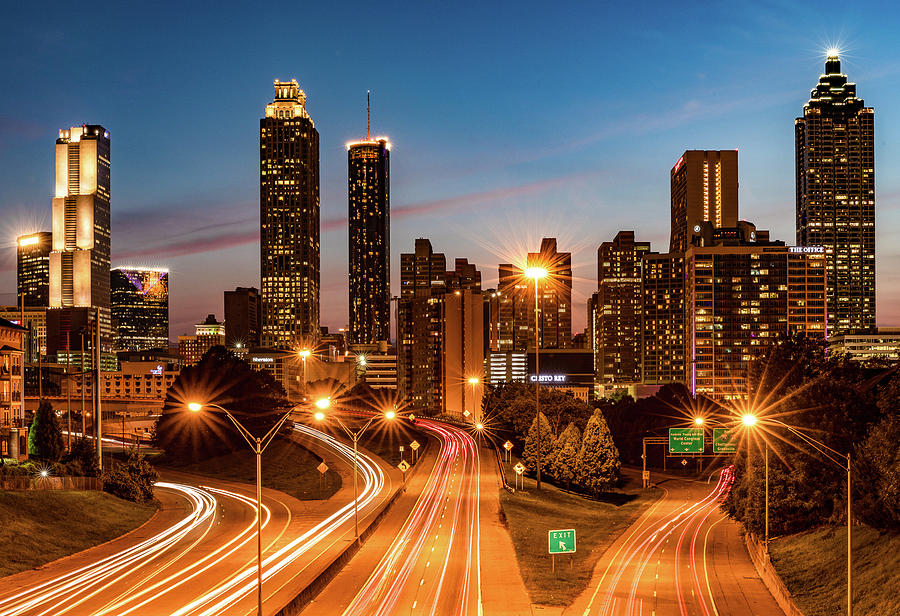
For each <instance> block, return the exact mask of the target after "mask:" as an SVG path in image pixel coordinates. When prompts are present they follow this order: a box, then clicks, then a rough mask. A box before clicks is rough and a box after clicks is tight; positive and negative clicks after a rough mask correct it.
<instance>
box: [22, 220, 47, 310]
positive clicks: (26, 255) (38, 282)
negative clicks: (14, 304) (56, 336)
mask: <svg viewBox="0 0 900 616" xmlns="http://www.w3.org/2000/svg"><path fill="white" fill-rule="evenodd" d="M52 241H53V234H52V233H50V232H49V231H39V232H38V233H31V234H29V235H22V236H19V237H18V238H16V247H17V249H16V280H17V283H18V291H19V298H20V300H19V301H20V302H21V301H22V299H21V298H23V297H24V300H25V305H26V306H38V307H44V308H46V307H47V306H48V305H49V304H50V248H51V245H52Z"/></svg>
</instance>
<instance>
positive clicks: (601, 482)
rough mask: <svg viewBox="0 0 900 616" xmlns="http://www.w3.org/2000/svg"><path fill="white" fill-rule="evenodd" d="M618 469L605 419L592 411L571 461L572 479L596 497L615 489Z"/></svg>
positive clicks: (616, 457) (615, 453)
mask: <svg viewBox="0 0 900 616" xmlns="http://www.w3.org/2000/svg"><path fill="white" fill-rule="evenodd" d="M619 466H620V464H619V451H618V449H616V445H615V443H613V439H612V434H610V432H609V427H608V426H607V425H606V419H604V417H603V413H602V412H601V411H595V412H594V414H593V415H592V416H591V418H590V419H589V420H588V424H587V428H586V429H585V431H584V437H583V438H582V441H581V448H580V449H579V450H578V455H577V456H576V457H575V479H576V481H577V483H578V485H579V486H580V487H582V488H583V489H585V490H587V491H588V492H590V493H591V494H595V495H596V494H599V493H601V492H604V491H607V490H609V489H611V488H613V487H614V486H615V485H616V482H617V481H618V479H619Z"/></svg>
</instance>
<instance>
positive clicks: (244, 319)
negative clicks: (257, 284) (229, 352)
mask: <svg viewBox="0 0 900 616" xmlns="http://www.w3.org/2000/svg"><path fill="white" fill-rule="evenodd" d="M259 308H260V306H259V291H258V290H257V289H255V288H253V287H249V288H247V287H237V288H236V289H235V290H234V291H225V346H227V347H228V348H235V347H245V348H252V347H258V346H259V330H260V325H259V318H260V309H259Z"/></svg>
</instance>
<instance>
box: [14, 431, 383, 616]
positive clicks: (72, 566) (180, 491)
mask: <svg viewBox="0 0 900 616" xmlns="http://www.w3.org/2000/svg"><path fill="white" fill-rule="evenodd" d="M295 430H296V431H297V433H298V435H299V436H300V438H302V439H304V440H305V441H306V444H308V445H310V446H312V447H319V448H324V449H327V450H328V451H329V452H330V456H329V463H330V464H332V465H333V466H338V462H340V463H343V466H344V469H343V473H342V474H347V475H348V476H349V472H350V471H349V461H350V460H351V456H352V450H351V449H350V448H348V447H347V446H346V445H344V444H343V443H340V442H338V441H336V440H335V439H333V438H332V437H330V436H328V435H325V434H323V433H321V432H319V431H318V430H314V429H312V428H308V427H306V426H303V425H300V424H298V425H296V426H295ZM360 472H361V475H360V476H361V478H362V482H361V486H362V487H361V490H360V495H359V503H360V508H361V511H362V513H363V515H365V514H367V513H368V512H369V511H370V510H371V509H373V508H375V507H376V506H377V505H378V504H379V503H380V501H381V500H383V499H384V498H386V497H387V495H388V493H389V492H390V490H391V489H392V487H396V486H391V482H390V481H389V480H388V479H387V474H386V471H385V469H384V468H383V467H382V464H380V463H379V462H376V461H375V460H373V459H371V458H369V457H368V456H366V455H365V454H363V455H361V456H360ZM192 479H197V478H191V477H189V476H183V477H180V478H179V479H178V480H173V481H169V482H164V483H160V484H159V485H158V491H157V494H158V497H159V498H160V500H161V501H162V502H163V504H164V508H163V511H162V513H161V514H160V515H159V516H157V517H156V518H154V520H152V521H151V523H150V524H148V525H146V526H145V527H142V528H141V529H139V530H138V531H136V532H134V533H132V534H130V535H127V536H125V537H122V538H120V539H118V540H115V541H113V542H111V543H109V544H106V545H104V546H99V547H97V548H94V549H92V550H88V551H85V552H82V553H80V554H78V555H76V556H73V557H70V558H68V559H64V560H63V561H60V562H58V563H54V564H52V565H50V566H48V567H46V568H43V569H41V570H37V571H29V572H23V573H21V574H18V575H16V576H12V577H10V578H7V579H6V580H4V585H3V588H2V589H0V616H19V615H35V616H37V615H46V616H62V615H80V614H91V615H95V616H107V615H108V616H112V615H117V616H118V615H122V616H124V615H126V614H137V615H142V616H143V615H154V614H166V615H170V614H172V615H178V616H218V615H220V614H226V613H227V614H252V613H255V611H256V567H255V565H256V540H255V539H256V520H257V515H259V512H258V511H257V508H256V503H255V494H254V492H253V488H252V486H246V485H243V484H232V483H230V482H223V481H212V480H207V479H203V480H197V481H196V482H195V483H198V484H200V485H189V484H190V483H191V480H192ZM344 483H345V485H347V484H348V483H349V482H346V481H345V482H344ZM261 515H262V524H263V550H264V551H263V567H264V568H263V571H264V575H263V584H264V590H265V595H264V599H265V600H266V605H267V608H268V606H269V605H275V604H278V605H280V604H282V603H284V602H286V601H287V600H289V599H291V598H292V597H293V595H294V594H295V593H296V591H297V590H299V588H302V587H303V586H304V585H305V584H306V583H308V582H309V580H310V579H311V578H312V577H313V576H314V575H315V574H316V573H317V572H318V571H317V570H316V568H315V567H314V566H311V565H313V563H315V562H316V560H317V559H318V558H319V557H320V556H324V555H327V554H330V553H334V551H339V550H342V549H343V547H344V546H345V545H346V542H347V541H349V540H350V538H351V537H349V536H348V534H347V533H348V532H349V533H352V518H353V505H352V494H351V493H350V492H349V490H348V489H346V488H344V489H342V490H341V492H339V493H338V494H337V495H335V497H334V498H332V499H329V500H328V501H321V502H317V503H309V502H306V503H303V502H300V501H297V500H295V499H293V498H291V497H288V496H286V495H284V494H281V493H279V492H275V491H269V490H264V492H263V503H262V513H261ZM323 560H327V559H323ZM273 611H274V609H273Z"/></svg>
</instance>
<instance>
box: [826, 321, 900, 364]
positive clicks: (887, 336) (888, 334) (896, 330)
mask: <svg viewBox="0 0 900 616" xmlns="http://www.w3.org/2000/svg"><path fill="white" fill-rule="evenodd" d="M828 352H829V353H832V354H834V355H846V356H848V357H849V358H850V359H851V360H852V361H858V362H862V363H876V364H879V363H882V364H895V363H897V362H900V327H879V328H878V329H877V330H876V331H875V332H869V333H859V334H836V335H834V336H829V338H828Z"/></svg>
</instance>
